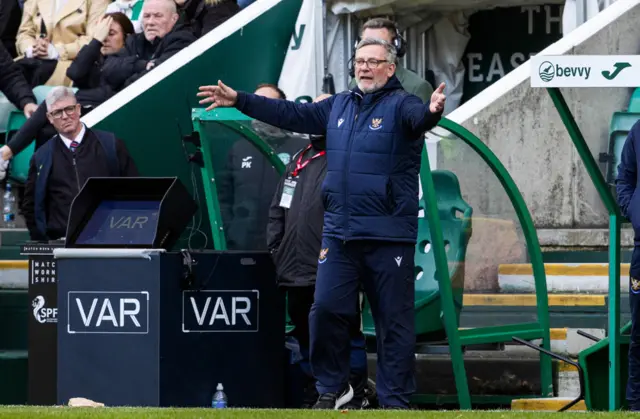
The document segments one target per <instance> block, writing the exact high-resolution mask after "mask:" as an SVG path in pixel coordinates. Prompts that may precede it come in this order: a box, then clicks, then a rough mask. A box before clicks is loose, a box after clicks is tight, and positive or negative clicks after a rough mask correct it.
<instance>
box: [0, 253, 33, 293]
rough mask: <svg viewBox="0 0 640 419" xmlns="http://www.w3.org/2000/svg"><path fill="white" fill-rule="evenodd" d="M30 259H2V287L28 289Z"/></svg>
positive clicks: (0, 274)
mask: <svg viewBox="0 0 640 419" xmlns="http://www.w3.org/2000/svg"><path fill="white" fill-rule="evenodd" d="M28 286H29V261H28V260H0V289H27V288H28Z"/></svg>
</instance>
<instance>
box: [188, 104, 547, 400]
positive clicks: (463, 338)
mask: <svg viewBox="0 0 640 419" xmlns="http://www.w3.org/2000/svg"><path fill="white" fill-rule="evenodd" d="M238 120H250V118H248V117H246V116H244V115H243V114H241V113H239V112H237V111H235V110H228V109H227V110H223V109H219V110H218V109H216V110H215V111H213V112H210V113H206V112H204V110H201V109H194V111H193V123H194V129H195V130H196V131H198V132H199V133H200V137H201V139H202V140H201V147H202V153H203V160H204V167H203V168H202V177H203V181H204V189H205V195H206V201H207V207H208V213H209V220H210V223H211V226H212V235H213V240H214V244H215V248H216V249H221V250H224V249H226V241H225V237H224V229H223V227H222V217H221V214H220V205H219V203H218V200H217V196H218V195H217V188H216V179H215V172H214V169H213V161H212V157H211V156H212V146H211V144H209V141H208V139H207V138H206V133H205V130H204V129H203V126H202V123H203V122H204V121H215V122H216V123H219V124H222V125H224V126H225V127H228V128H230V129H232V130H234V131H236V132H238V133H239V134H240V135H242V136H243V137H244V138H246V139H247V140H248V141H250V142H251V143H252V144H253V145H254V146H255V147H256V148H258V150H260V152H261V153H262V154H263V155H264V156H265V157H266V158H267V159H268V160H269V161H270V162H271V164H273V166H274V167H275V168H276V170H277V171H278V172H279V173H282V172H283V171H284V168H285V166H284V164H282V162H281V161H280V159H279V158H278V157H277V155H276V153H275V152H274V151H273V149H271V147H269V146H268V145H267V144H266V143H265V142H264V141H263V140H261V139H260V138H259V137H258V136H257V135H256V134H255V133H254V132H253V131H252V130H250V129H249V128H247V127H246V126H244V125H242V124H241V123H239V122H237V121H238ZM439 126H440V127H442V128H444V129H446V130H448V131H449V132H451V133H453V134H454V135H456V136H457V137H459V138H460V139H461V140H463V141H464V142H465V143H466V144H467V145H469V146H470V147H471V148H472V149H473V150H474V151H475V152H476V153H478V154H479V155H480V157H481V158H482V159H483V160H484V161H485V163H486V164H487V165H488V166H489V167H490V168H491V170H492V171H493V173H494V174H495V175H496V176H497V177H498V179H499V180H500V183H501V185H502V186H503V188H504V189H505V191H506V193H507V195H508V197H509V199H510V201H511V203H512V205H513V206H514V208H515V211H516V214H517V217H518V220H519V222H520V224H521V225H522V231H523V234H524V237H525V240H526V243H527V249H528V252H529V257H530V259H531V264H532V267H533V275H534V279H535V288H536V297H537V315H538V321H537V322H533V323H525V324H512V325H506V326H493V327H487V328H475V329H466V330H459V325H458V321H457V318H456V311H455V301H454V297H453V290H452V286H451V278H450V275H449V267H448V262H447V257H446V251H445V246H444V240H443V234H442V227H441V224H440V220H439V218H438V210H437V198H436V195H435V186H434V183H433V177H432V176H431V167H430V164H429V156H428V153H427V150H426V147H425V148H424V151H423V154H422V165H423V167H422V170H421V172H420V178H421V182H422V185H423V192H424V194H425V202H426V206H427V208H426V211H425V212H426V216H427V221H428V223H429V228H430V230H431V232H432V248H433V250H434V258H435V263H436V279H437V280H438V283H439V292H440V298H441V302H442V310H443V313H444V323H445V331H446V334H447V338H448V341H449V346H450V353H451V359H452V364H453V371H454V376H455V381H456V390H457V393H458V394H457V399H458V403H459V405H460V408H461V409H471V396H470V394H469V387H468V383H467V377H466V371H465V366H464V358H463V355H462V347H463V346H464V345H465V344H481V343H499V342H510V341H511V340H512V338H513V337H514V336H516V337H520V338H522V339H541V340H542V347H543V348H544V349H547V350H549V349H550V344H551V341H550V336H549V310H548V299H547V282H546V275H545V272H544V265H543V262H542V253H541V251H540V245H539V243H538V238H537V234H536V231H535V228H534V225H533V220H532V219H531V215H530V214H529V211H528V209H527V206H526V204H525V202H524V199H523V198H522V195H521V194H520V191H519V190H518V188H517V186H516V184H515V182H514V181H513V179H512V178H511V176H510V175H509V173H508V171H507V170H506V168H505V167H504V166H503V165H502V163H501V162H500V160H499V159H498V158H497V157H496V155H495V154H494V153H493V152H492V151H491V150H490V149H489V148H488V147H487V146H486V145H485V144H484V143H483V142H482V141H481V140H480V139H479V138H478V137H476V136H475V135H474V134H472V133H471V132H470V131H468V130H466V129H465V128H464V127H462V126H460V125H458V124H456V123H455V122H453V121H450V120H447V119H442V120H441V121H440V123H439ZM540 361H541V362H540V366H541V384H542V396H543V397H546V396H551V395H553V382H552V374H551V359H550V358H549V357H548V356H547V355H544V354H543V355H541V359H540ZM422 397H425V396H422Z"/></svg>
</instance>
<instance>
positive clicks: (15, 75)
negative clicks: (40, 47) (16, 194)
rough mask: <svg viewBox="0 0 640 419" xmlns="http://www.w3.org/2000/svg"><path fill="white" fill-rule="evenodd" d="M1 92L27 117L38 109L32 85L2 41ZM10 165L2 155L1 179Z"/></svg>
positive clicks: (0, 51)
mask: <svg viewBox="0 0 640 419" xmlns="http://www.w3.org/2000/svg"><path fill="white" fill-rule="evenodd" d="M0 92H2V93H4V95H5V96H6V97H7V99H9V102H11V103H13V105H14V106H15V107H16V108H18V109H20V110H22V112H24V116H26V117H27V118H30V117H31V115H33V113H34V112H35V111H36V109H38V105H36V97H35V96H34V95H33V91H32V90H31V86H29V83H27V80H26V79H25V78H24V75H23V74H22V71H21V70H20V66H18V65H17V64H15V63H14V62H13V58H11V54H9V52H8V51H7V49H6V48H5V47H4V45H3V44H2V43H0ZM8 167H9V159H8V158H7V159H4V158H2V156H0V179H4V177H5V176H6V173H7V168H8Z"/></svg>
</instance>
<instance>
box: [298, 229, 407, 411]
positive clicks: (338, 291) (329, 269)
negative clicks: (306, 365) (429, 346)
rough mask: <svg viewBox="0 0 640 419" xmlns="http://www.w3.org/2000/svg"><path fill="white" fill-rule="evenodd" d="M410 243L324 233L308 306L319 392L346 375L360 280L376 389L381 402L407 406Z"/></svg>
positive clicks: (334, 387)
mask: <svg viewBox="0 0 640 419" xmlns="http://www.w3.org/2000/svg"><path fill="white" fill-rule="evenodd" d="M325 249H326V251H325ZM414 251H415V250H414V245H412V244H409V243H396V242H386V241H373V240H371V241H369V240H367V241H365V240H357V241H349V242H346V243H344V242H343V241H341V240H338V239H334V238H329V237H324V238H323V240H322V252H321V258H320V260H319V261H318V262H319V263H318V276H317V280H316V291H315V296H314V303H313V306H312V307H311V315H310V319H309V325H310V328H311V354H310V360H311V368H312V371H313V374H314V376H315V377H316V379H317V381H318V384H317V389H318V392H319V393H320V394H323V393H329V392H331V393H336V392H339V391H341V390H342V389H344V388H345V387H346V386H347V383H348V381H349V354H350V350H351V347H350V342H349V338H350V335H349V330H350V329H349V328H350V326H352V325H353V324H355V323H357V322H359V318H358V313H357V310H356V308H357V300H358V289H359V284H360V283H362V285H363V286H364V290H365V293H366V296H367V299H368V300H369V304H370V306H371V310H372V314H373V319H374V321H375V327H376V340H377V352H378V364H377V371H376V390H377V393H378V401H379V403H380V405H381V406H383V407H407V406H408V405H409V396H410V395H411V394H412V393H413V392H414V390H415V380H414V363H415V332H414V328H415V327H414V311H413V305H414V295H415V289H414V285H415V284H414V264H413V256H414Z"/></svg>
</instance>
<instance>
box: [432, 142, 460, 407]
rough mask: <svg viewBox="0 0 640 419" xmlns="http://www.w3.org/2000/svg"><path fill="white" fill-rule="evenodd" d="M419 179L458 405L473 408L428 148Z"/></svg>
mask: <svg viewBox="0 0 640 419" xmlns="http://www.w3.org/2000/svg"><path fill="white" fill-rule="evenodd" d="M420 180H421V182H422V190H423V193H424V195H425V198H424V201H425V204H426V206H427V208H425V212H426V216H427V220H428V221H429V229H430V230H431V239H432V241H433V243H432V248H433V256H434V259H435V262H436V280H437V281H438V284H439V287H440V300H441V304H442V311H443V313H444V327H445V330H446V332H447V340H448V341H449V353H450V354H451V363H452V364H453V375H454V377H455V380H456V391H457V392H458V403H459V404H460V409H467V410H468V409H471V396H470V395H469V385H468V384H467V373H466V371H465V368H464V357H463V356H462V345H461V342H460V336H459V335H458V321H457V320H456V311H455V307H454V299H453V290H452V288H451V278H450V276H449V264H448V263H447V253H446V250H445V248H444V239H443V237H442V226H441V225H440V217H439V214H438V203H437V198H436V190H435V186H434V185H433V177H432V176H431V165H430V164H429V154H428V152H427V147H426V145H425V147H424V151H423V152H422V168H421V169H420Z"/></svg>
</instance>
